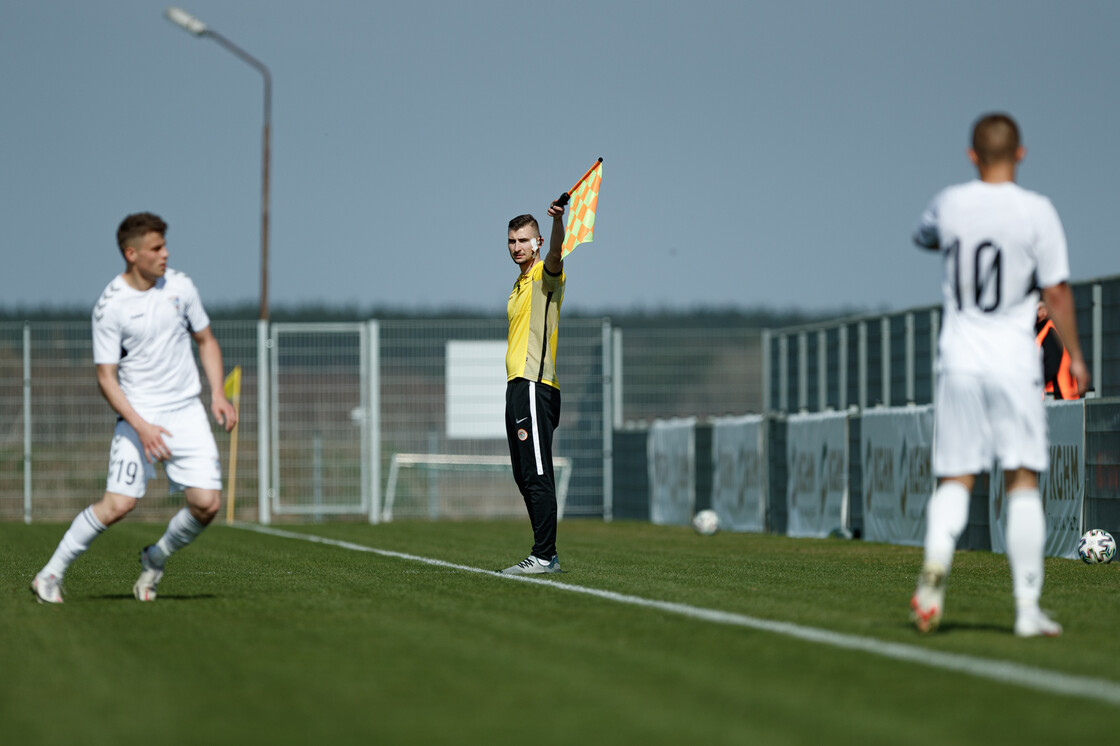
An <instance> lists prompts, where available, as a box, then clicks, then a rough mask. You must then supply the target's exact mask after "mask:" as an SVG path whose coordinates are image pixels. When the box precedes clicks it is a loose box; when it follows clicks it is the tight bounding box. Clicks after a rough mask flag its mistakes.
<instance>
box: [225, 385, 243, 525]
mask: <svg viewBox="0 0 1120 746" xmlns="http://www.w3.org/2000/svg"><path fill="white" fill-rule="evenodd" d="M225 390H226V398H227V399H229V400H230V402H232V403H233V408H234V410H235V411H236V412H237V413H238V419H240V414H241V366H240V365H237V366H234V369H233V370H231V371H230V372H229V375H228V376H226V385H225ZM238 424H240V423H237V424H234V426H233V430H231V431H230V433H229V482H228V483H227V484H226V493H227V494H228V495H229V499H228V500H226V523H233V503H234V500H236V499H237V425H238Z"/></svg>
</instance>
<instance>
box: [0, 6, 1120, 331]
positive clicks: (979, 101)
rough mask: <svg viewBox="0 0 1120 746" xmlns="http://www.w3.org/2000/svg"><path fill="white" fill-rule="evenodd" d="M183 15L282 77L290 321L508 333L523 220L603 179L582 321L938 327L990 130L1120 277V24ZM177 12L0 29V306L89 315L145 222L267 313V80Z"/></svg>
mask: <svg viewBox="0 0 1120 746" xmlns="http://www.w3.org/2000/svg"><path fill="white" fill-rule="evenodd" d="M176 1H177V2H179V4H180V5H181V6H182V7H183V8H184V9H185V10H187V11H189V12H191V13H193V14H194V15H196V16H197V17H199V18H200V19H201V20H203V21H204V22H205V23H207V24H208V25H209V26H211V27H212V28H214V29H216V30H218V31H220V32H221V33H222V34H224V35H225V36H226V37H228V38H230V39H231V40H233V41H234V42H235V43H237V44H238V45H240V46H241V47H243V48H244V49H246V50H247V51H248V52H250V53H251V54H253V55H254V56H256V57H257V58H259V59H260V60H262V61H263V62H264V63H265V64H267V65H268V66H269V68H270V69H271V71H272V76H273V111H272V119H273V136H272V179H271V190H272V199H271V212H272V221H271V233H272V235H271V285H270V287H271V296H272V301H273V304H274V305H279V304H285V305H294V304H306V303H311V304H326V305H357V306H359V307H362V308H366V307H375V306H381V307H383V306H390V307H393V308H398V309H403V310H408V309H416V310H425V311H431V310H439V309H444V308H469V309H476V310H478V311H479V312H480V313H483V314H501V313H503V312H504V307H505V301H506V296H507V294H508V291H509V288H510V286H511V284H512V282H513V280H514V276H515V274H516V267H515V266H514V265H513V263H512V262H511V261H510V259H509V257H508V254H507V253H506V248H505V232H506V230H505V226H506V223H507V221H508V220H509V218H510V217H512V216H513V215H516V214H519V213H522V212H532V213H534V214H536V215H537V216H538V217H539V218H541V219H542V220H543V219H544V211H545V209H546V208H547V206H548V203H549V202H550V201H551V200H552V199H553V198H555V197H556V196H557V195H558V194H559V193H560V192H561V191H563V190H564V189H565V188H567V187H569V186H571V183H572V182H573V181H574V180H575V179H576V178H577V177H579V175H580V174H582V173H583V171H584V170H585V169H586V168H587V167H588V166H590V164H591V163H592V162H593V161H594V160H595V158H596V157H599V156H602V157H603V158H604V177H603V185H602V191H601V195H600V203H599V214H598V218H597V224H596V239H595V242H594V243H592V244H588V245H584V246H582V247H580V248H579V249H578V250H577V251H576V253H574V254H573V255H572V256H571V257H570V258H569V260H568V261H567V263H566V269H567V273H568V290H567V295H566V298H565V306H566V307H572V308H579V309H585V310H611V309H646V310H659V309H691V308H696V307H709V308H710V307H728V306H730V307H742V308H753V307H758V306H766V307H771V308H776V309H790V308H799V309H807V310H829V309H835V308H841V307H857V308H869V309H870V308H874V309H878V308H884V307H885V308H905V307H910V306H915V305H924V304H929V303H934V302H936V301H937V299H938V281H939V280H938V271H939V266H938V264H939V263H938V260H937V259H936V258H935V257H932V256H928V255H924V254H922V253H921V252H918V251H917V250H915V249H913V248H912V247H911V244H910V242H909V236H910V233H911V231H912V228H913V225H914V223H915V221H916V220H917V217H918V214H919V213H920V211H921V210H922V208H923V207H924V206H925V204H926V203H927V202H928V200H929V198H930V197H931V196H932V195H933V194H934V192H935V191H937V190H938V189H939V188H941V187H942V186H945V185H947V184H949V183H952V182H956V181H963V180H965V179H968V178H971V176H972V172H971V171H970V166H969V164H968V162H967V160H966V159H965V149H966V148H967V146H968V138H969V129H970V127H971V123H972V122H973V120H974V119H975V118H976V117H977V116H978V115H979V114H981V113H984V112H987V111H991V110H1006V111H1009V112H1010V113H1012V114H1013V115H1014V116H1015V117H1016V118H1017V119H1018V120H1019V122H1020V124H1021V126H1022V129H1023V133H1024V141H1025V144H1026V146H1027V149H1028V155H1027V160H1026V161H1025V163H1024V165H1023V168H1022V170H1021V172H1020V182H1021V183H1022V184H1024V185H1025V186H1027V187H1029V188H1033V189H1037V190H1038V191H1041V192H1043V193H1045V194H1047V195H1048V196H1050V197H1051V199H1052V200H1053V201H1054V203H1055V205H1056V206H1057V208H1058V211H1059V213H1060V214H1061V216H1062V219H1063V222H1064V224H1065V228H1066V232H1067V235H1068V237H1069V242H1070V255H1071V267H1072V271H1073V278H1074V279H1087V278H1090V277H1095V276H1101V275H1111V274H1116V273H1117V272H1118V271H1120V270H1118V269H1117V267H1118V261H1117V257H1118V256H1120V254H1118V252H1117V250H1116V248H1115V247H1114V245H1113V244H1114V238H1113V225H1114V221H1113V220H1112V218H1113V215H1114V214H1115V213H1116V211H1117V207H1118V206H1120V185H1118V184H1117V181H1116V179H1115V178H1113V174H1114V172H1115V170H1116V164H1117V163H1118V161H1120V153H1118V144H1117V137H1116V127H1117V122H1118V121H1120V98H1118V97H1117V96H1116V95H1115V90H1116V81H1117V80H1118V79H1120V75H1118V73H1120V54H1117V53H1116V51H1115V50H1116V44H1115V39H1116V36H1117V32H1118V31H1120V3H1114V2H1105V1H1099V2H1075V3H1058V2H1032V1H1031V0H1025V1H1022V2H1003V1H998V2H997V1H995V0H979V1H978V2H958V1H957V0H948V1H945V2H937V3H926V2H923V3H917V2H901V1H888V0H884V1H882V2H869V1H861V0H855V1H853V2H841V3H834V2H806V1H804V0H800V1H799V0H794V1H792V2H777V1H775V2H770V1H763V2H751V3H746V2H706V1H704V0H699V1H695V2H687V3H686V2H678V3H668V2H658V1H657V0H654V1H652V2H628V1H621V0H617V1H616V0H602V1H600V2H583V1H582V0H574V1H572V2H566V3H535V2H524V1H522V2H504V1H496V0H477V1H476V2H465V1H463V2H451V1H444V0H416V1H414V2H408V3H374V2H358V1H356V0H346V1H343V0H321V1H320V2H315V3H311V2H296V1H295V0H228V1H224V2H223V1H222V0H176ZM166 5H167V3H165V2H148V1H147V0H114V1H113V2H101V3H89V2H77V1H76V0H42V1H41V2H35V3H24V2H16V1H15V0H5V1H4V2H3V3H2V4H0V101H2V102H3V103H2V106H3V118H2V122H3V136H2V137H0V224H2V225H3V232H2V234H0V235H2V239H0V240H2V241H3V242H4V246H3V255H4V269H3V271H2V272H0V307H3V308H7V309H11V308H15V307H21V306H23V307H27V306H32V307H38V306H69V307H74V306H76V307H83V308H84V307H89V306H91V305H92V303H93V302H94V300H96V298H97V296H98V294H99V293H100V291H101V289H102V288H103V287H104V285H105V284H106V283H107V282H108V280H109V279H110V278H111V277H112V275H113V274H114V273H116V272H118V271H119V270H120V269H121V266H122V265H121V260H120V257H119V254H118V253H117V249H116V246H115V240H114V234H115V230H116V226H117V224H118V223H119V221H120V219H121V218H122V217H123V216H124V215H126V214H127V213H129V212H135V211H139V210H151V211H154V212H157V213H160V214H161V215H163V217H164V218H165V219H166V220H167V221H168V222H169V223H170V225H171V228H170V231H169V233H168V242H169V245H170V248H171V264H172V266H174V267H177V268H179V269H182V270H184V271H186V272H188V273H189V274H190V275H191V276H192V277H193V278H194V279H195V281H196V283H197V284H198V286H199V288H200V290H201V292H202V296H203V299H204V301H205V302H206V303H207V305H209V306H218V305H229V304H234V303H240V302H247V303H252V304H255V303H256V302H257V298H258V292H259V258H260V234H259V230H260V184H261V173H260V168H261V161H260V158H261V154H260V141H261V120H262V104H261V92H262V85H261V78H260V76H259V74H258V73H257V72H256V71H254V70H253V69H252V68H250V67H249V66H247V65H246V64H244V63H243V62H241V61H240V60H238V59H237V58H236V57H234V56H233V55H231V54H230V53H229V52H228V51H226V50H225V49H223V48H222V47H220V46H219V45H218V44H217V43H215V42H214V41H213V40H210V39H204V38H202V39H200V38H195V37H193V36H191V35H189V34H187V33H186V32H184V31H182V30H181V29H179V28H178V27H176V26H173V25H172V24H171V23H169V22H168V21H167V20H166V19H165V18H164V17H163V10H164V8H165V7H166ZM546 230H547V225H546Z"/></svg>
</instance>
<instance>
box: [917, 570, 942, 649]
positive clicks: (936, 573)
mask: <svg viewBox="0 0 1120 746" xmlns="http://www.w3.org/2000/svg"><path fill="white" fill-rule="evenodd" d="M946 574H947V573H946V572H945V567H944V566H942V565H941V564H939V563H937V562H931V563H929V564H927V565H925V566H923V567H922V574H921V575H919V576H918V587H917V589H916V590H915V591H914V597H913V598H911V599H910V621H912V622H914V626H915V627H917V628H918V631H919V632H921V633H922V634H927V633H929V632H933V631H934V630H936V629H937V627H938V625H939V624H941V615H942V614H943V613H944V612H945V576H946Z"/></svg>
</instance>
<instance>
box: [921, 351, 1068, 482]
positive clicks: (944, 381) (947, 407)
mask: <svg viewBox="0 0 1120 746" xmlns="http://www.w3.org/2000/svg"><path fill="white" fill-rule="evenodd" d="M1047 445H1048V443H1047V434H1046V406H1045V404H1044V403H1043V393H1042V382H1041V381H1040V380H1030V379H1017V380H1012V379H1004V380H999V379H989V378H983V377H980V376H977V375H969V374H964V373H952V372H948V373H942V374H941V375H940V376H939V377H938V380H937V399H936V400H935V402H934V412H933V473H934V476H937V477H958V476H964V475H966V474H979V473H981V472H985V471H990V470H991V468H992V462H993V460H994V459H996V458H998V459H999V463H1000V467H1001V468H1003V469H1018V468H1026V469H1031V470H1032V471H1036V472H1040V471H1045V470H1046V469H1047V468H1049V466H1050V452H1049V449H1048V447H1047Z"/></svg>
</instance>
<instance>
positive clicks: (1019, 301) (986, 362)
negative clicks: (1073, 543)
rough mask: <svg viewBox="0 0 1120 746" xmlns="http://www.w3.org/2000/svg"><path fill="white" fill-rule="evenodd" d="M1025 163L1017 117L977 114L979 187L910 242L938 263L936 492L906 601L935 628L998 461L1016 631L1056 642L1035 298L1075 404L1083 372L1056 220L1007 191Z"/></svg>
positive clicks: (955, 189)
mask: <svg viewBox="0 0 1120 746" xmlns="http://www.w3.org/2000/svg"><path fill="white" fill-rule="evenodd" d="M1025 153H1026V151H1025V150H1024V148H1023V146H1022V145H1021V144H1020V141H1019V128H1018V126H1017V125H1016V124H1015V122H1014V120H1012V119H1011V118H1010V117H1009V116H1007V115H1005V114H990V115H988V116H985V117H982V118H981V119H980V120H979V121H978V122H977V123H976V125H975V127H974V129H973V133H972V148H971V149H970V150H969V151H968V155H969V159H970V160H971V161H972V162H973V164H974V165H975V166H976V168H977V170H978V172H979V178H978V179H976V180H974V181H970V182H968V183H965V184H958V185H956V186H951V187H949V188H947V189H945V190H943V191H942V192H940V193H939V194H938V195H937V196H935V197H934V199H933V201H932V202H931V203H930V205H929V207H928V208H927V209H926V211H925V213H924V214H923V215H922V218H921V222H920V224H919V226H918V230H917V233H916V234H915V236H914V240H915V242H916V243H917V244H918V245H919V246H922V247H924V248H927V249H931V250H935V251H940V253H941V254H942V257H943V260H944V277H943V279H942V283H941V293H942V299H943V311H942V322H941V337H940V339H939V341H938V380H937V392H936V399H935V405H934V426H933V433H934V438H933V470H934V475H935V476H936V477H937V478H938V486H937V489H936V490H935V491H934V493H933V496H932V497H931V498H930V501H929V505H928V507H927V509H926V537H925V558H924V563H923V565H922V572H921V575H920V576H919V578H918V587H917V590H916V591H915V592H914V596H913V598H912V599H911V602H910V607H911V619H912V620H913V621H914V623H915V625H916V626H917V628H918V630H919V631H921V632H930V631H933V630H934V629H936V628H937V626H938V624H939V623H940V621H941V617H942V614H943V612H944V605H945V583H946V580H947V579H948V576H949V570H950V568H951V566H952V560H953V552H954V550H955V549H956V544H957V540H958V539H959V538H960V535H961V533H962V532H963V531H964V529H965V526H966V524H967V523H968V507H969V495H970V493H971V492H972V487H973V484H974V483H975V479H976V475H977V474H978V473H980V472H983V471H987V470H988V469H989V468H990V467H991V464H992V462H993V459H996V458H998V459H999V463H1000V466H1001V467H1002V468H1003V473H1004V479H1005V480H1006V484H1007V525H1006V532H1007V537H1006V539H1007V559H1008V563H1009V564H1010V566H1011V578H1012V586H1013V591H1014V597H1015V605H1016V614H1015V634H1016V635H1019V636H1020V637H1035V636H1039V635H1045V636H1051V637H1053V636H1057V635H1059V634H1061V631H1062V628H1061V626H1060V625H1059V624H1058V623H1057V622H1055V621H1053V620H1051V619H1050V618H1049V617H1048V616H1047V615H1046V614H1045V613H1044V612H1043V611H1042V610H1041V609H1040V608H1039V598H1040V596H1041V594H1042V577H1043V552H1044V547H1045V541H1046V519H1045V515H1044V513H1043V506H1042V500H1041V498H1040V496H1039V492H1038V473H1039V472H1040V471H1044V470H1045V469H1047V468H1048V466H1049V451H1048V447H1047V446H1048V442H1047V433H1046V411H1045V407H1044V404H1043V382H1042V359H1041V352H1040V351H1039V348H1038V345H1037V344H1035V339H1034V322H1035V317H1036V308H1037V304H1038V299H1039V289H1041V296H1042V299H1043V300H1044V301H1045V302H1046V305H1047V306H1048V307H1049V309H1050V314H1051V316H1052V318H1053V320H1054V324H1055V325H1056V326H1057V327H1058V333H1059V335H1060V336H1061V338H1062V340H1063V341H1065V342H1066V347H1067V350H1068V352H1069V355H1070V358H1071V363H1070V371H1071V373H1072V374H1073V376H1074V377H1075V378H1076V379H1077V383H1078V389H1079V393H1081V394H1084V393H1085V390H1086V389H1087V387H1088V385H1089V373H1088V369H1087V368H1086V366H1085V360H1084V357H1083V356H1082V353H1081V345H1080V343H1079V341H1078V336H1077V322H1076V318H1075V315H1074V303H1073V293H1072V291H1071V290H1070V287H1069V284H1068V282H1067V280H1068V279H1069V259H1068V256H1067V253H1066V238H1065V232H1064V231H1063V229H1062V224H1061V221H1060V220H1059V219H1058V213H1057V211H1056V210H1055V209H1054V206H1053V205H1052V204H1051V203H1050V200H1048V199H1047V198H1046V197H1043V196H1042V195H1040V194H1036V193H1034V192H1031V191H1028V190H1026V189H1023V188H1022V187H1019V186H1018V185H1016V184H1015V170H1016V167H1017V165H1018V163H1019V161H1021V160H1022V158H1023V156H1024V155H1025Z"/></svg>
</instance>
